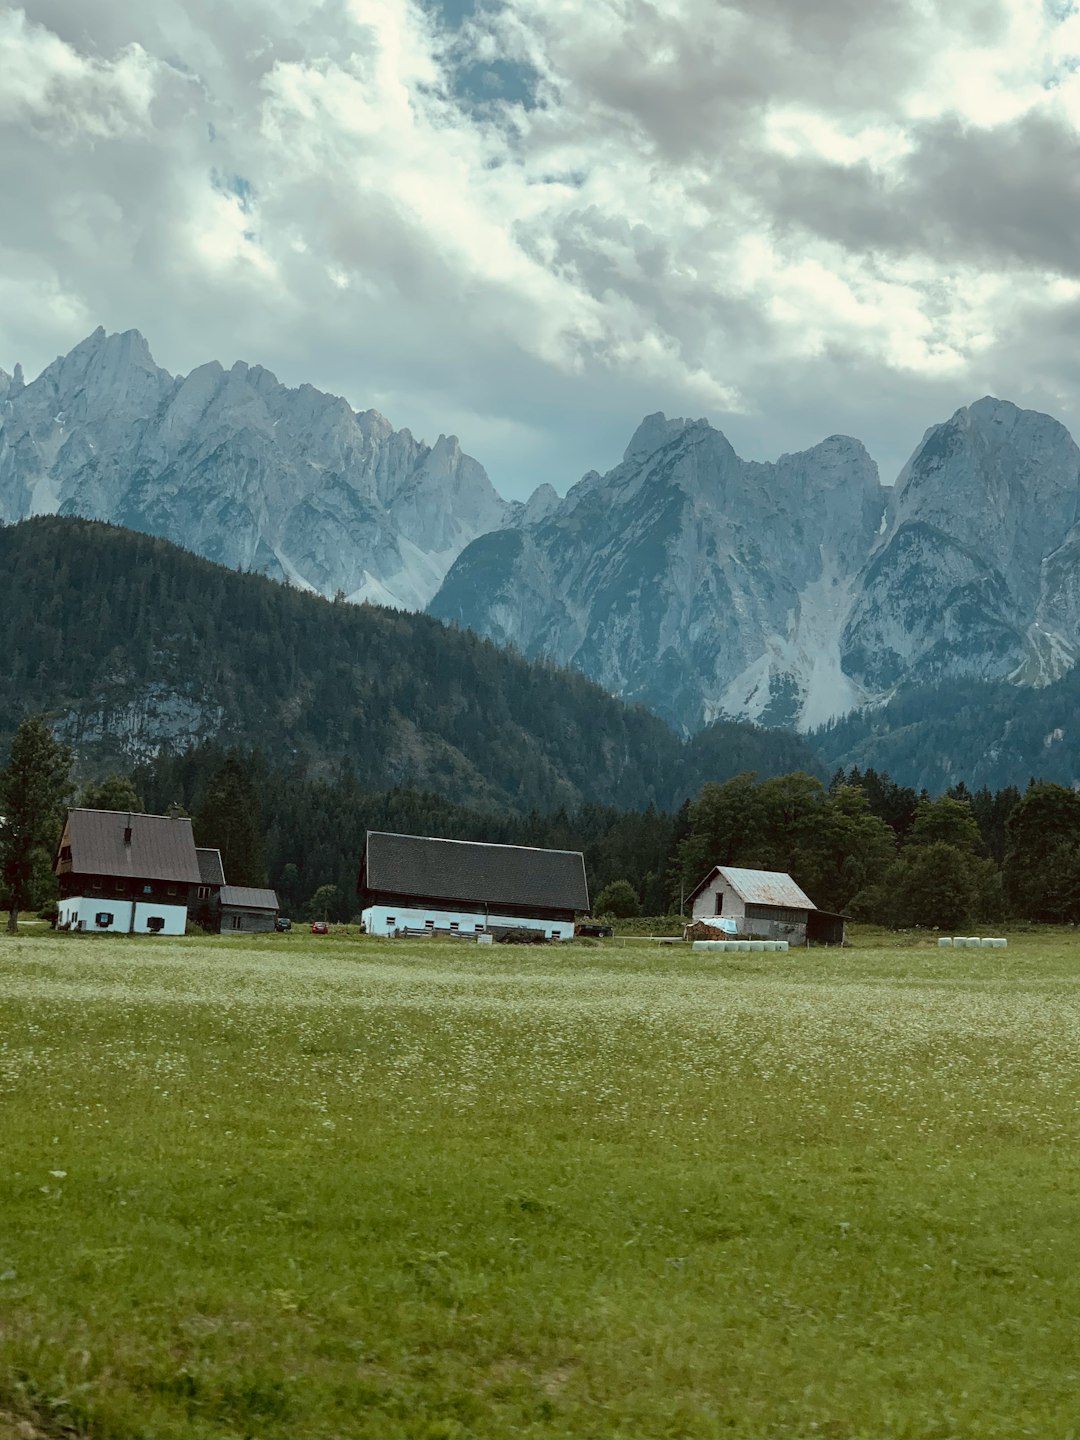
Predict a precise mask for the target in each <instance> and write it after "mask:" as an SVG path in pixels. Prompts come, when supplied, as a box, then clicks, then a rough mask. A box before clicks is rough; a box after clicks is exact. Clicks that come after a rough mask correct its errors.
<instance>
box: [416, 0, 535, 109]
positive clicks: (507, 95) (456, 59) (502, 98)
mask: <svg viewBox="0 0 1080 1440" xmlns="http://www.w3.org/2000/svg"><path fill="white" fill-rule="evenodd" d="M423 4H424V8H425V9H426V10H427V11H428V13H429V14H430V15H432V16H434V17H435V19H436V21H437V22H438V24H439V25H440V26H441V27H442V28H443V29H444V30H445V31H446V32H447V33H448V34H449V36H450V37H451V38H452V40H454V41H455V43H453V44H452V45H451V48H450V55H449V60H450V65H451V72H450V81H451V84H452V87H453V93H454V96H455V98H456V99H457V100H458V101H459V102H461V103H462V104H463V105H465V106H466V108H468V109H470V110H478V111H482V110H484V109H485V108H486V107H488V106H490V105H492V104H509V105H521V106H523V107H524V108H525V109H526V110H532V109H534V108H535V106H536V105H537V103H538V102H537V98H536V96H537V86H538V82H539V78H540V77H539V76H538V75H537V73H536V71H535V70H534V69H533V67H532V66H531V65H526V64H522V63H521V62H520V61H517V60H508V59H505V58H501V57H495V58H493V59H490V60H488V59H484V60H479V59H477V58H476V57H475V56H474V55H472V54H470V52H469V49H468V45H467V40H466V39H465V36H464V35H462V34H461V32H462V31H463V29H464V27H465V25H466V22H467V21H469V20H472V19H474V18H476V17H478V16H480V15H482V13H483V11H484V10H485V9H487V10H490V9H491V8H492V6H491V5H490V4H485V3H484V0H423Z"/></svg>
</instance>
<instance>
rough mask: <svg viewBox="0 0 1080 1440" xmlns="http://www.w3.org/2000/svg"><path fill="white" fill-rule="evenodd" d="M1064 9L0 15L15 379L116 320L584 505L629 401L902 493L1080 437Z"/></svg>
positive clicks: (1074, 125) (555, 5)
mask: <svg viewBox="0 0 1080 1440" xmlns="http://www.w3.org/2000/svg"><path fill="white" fill-rule="evenodd" d="M1078 66H1080V15H1078V14H1077V13H1076V11H1075V9H1074V7H1073V6H1072V5H1071V4H1067V3H1055V4H1051V3H1049V0H1046V3H1044V0H892V3H890V4H888V5H884V4H882V5H871V4H867V3H865V0H815V3H814V4H813V5H809V4H807V3H806V0H731V3H720V0H658V3H656V4H652V3H647V0H588V3H585V0H581V3H577V4H568V3H566V0H505V3H500V4H490V3H485V0H475V3H473V0H445V3H443V4H441V5H440V4H437V3H435V0H432V3H430V4H428V5H421V4H419V3H415V0H378V3H376V0H154V3H153V4H147V5H138V6H136V5H132V4H131V3H130V0H95V3H94V4H93V5H87V4H86V0H31V3H28V4H26V6H25V7H24V8H6V9H2V10H0V185H2V190H0V193H2V194H3V196H4V201H5V203H4V206H3V214H4V222H3V225H2V226H0V365H2V366H3V367H4V368H5V369H6V370H8V371H10V370H11V369H12V367H13V365H14V362H15V361H17V360H21V361H22V362H23V364H24V366H25V367H26V371H27V374H28V375H31V374H36V373H37V372H38V371H39V370H40V369H41V367H42V366H43V365H45V364H46V363H47V362H48V361H49V360H51V359H52V358H53V356H54V355H56V354H57V353H60V352H62V351H66V350H68V349H69V348H70V347H71V346H72V345H73V344H75V343H76V342H77V341H78V340H80V339H81V338H83V336H84V335H86V334H87V333H89V331H91V330H92V329H94V327H95V326H97V325H98V324H103V325H105V326H106V328H107V329H110V330H115V329H127V328H130V327H136V328H138V329H140V330H142V331H143V333H144V334H145V335H146V336H147V338H148V339H149V341H150V344H151V348H152V349H153V351H154V354H155V357H156V358H157V360H158V362H159V364H162V365H164V366H166V367H167V368H169V369H170V370H173V371H180V372H182V371H186V370H188V369H190V368H192V367H193V366H194V365H197V364H199V363H201V362H202V361H204V360H206V359H211V358H216V359H219V360H221V361H223V362H224V363H226V364H228V363H230V362H231V361H232V360H234V359H246V360H249V361H252V362H255V361H258V362H260V363H262V364H264V365H266V366H268V367H269V368H270V369H272V370H274V371H275V372H276V373H277V374H278V375H279V377H280V378H281V379H282V380H283V381H285V382H286V383H289V384H299V383H301V382H302V381H305V380H309V381H311V382H312V383H313V384H316V385H318V386H320V387H321V388H323V389H328V390H332V391H335V392H337V393H340V394H343V395H345V396H346V397H347V398H348V399H349V401H350V402H351V403H352V404H353V405H355V406H356V407H357V408H366V407H368V406H375V407H376V408H378V409H380V410H382V411H383V412H384V413H385V414H386V415H387V416H388V417H389V418H390V420H391V421H392V422H393V423H394V424H395V425H397V426H402V425H408V426H409V427H410V428H411V429H413V431H414V432H415V433H417V434H419V435H422V436H424V437H426V438H427V439H429V440H434V438H435V436H436V435H437V434H438V433H439V431H447V432H450V431H453V432H455V433H457V434H458V435H459V436H460V438H461V441H462V444H463V445H464V447H465V448H466V449H467V450H468V451H470V452H471V453H472V454H474V455H475V456H476V457H477V458H478V459H479V460H481V461H482V462H483V463H484V464H485V465H486V466H487V468H488V470H489V472H490V474H491V476H492V479H493V480H494V481H495V483H496V485H497V486H498V487H499V489H500V490H502V492H503V493H504V494H507V495H510V496H521V495H524V494H526V493H528V491H529V490H531V489H532V488H533V486H535V485H536V484H538V483H539V482H541V481H543V480H548V481H550V482H551V483H553V484H554V485H555V486H556V488H557V489H558V490H560V491H564V490H565V489H566V488H567V486H568V485H569V484H572V483H573V482H574V481H575V480H576V479H577V478H578V477H579V476H580V475H581V473H582V472H583V471H584V470H586V469H589V468H593V467H595V468H597V469H601V470H603V469H607V468H609V467H610V466H611V465H613V464H614V463H615V462H616V461H617V460H618V458H619V457H620V455H621V453H622V450H623V448H624V446H625V444H626V442H627V440H628V439H629V436H630V434H631V432H632V430H633V429H634V427H635V426H636V424H637V422H638V420H639V419H640V418H641V416H642V415H643V414H645V413H646V412H648V411H652V410H657V409H663V410H665V411H666V412H667V413H668V414H690V415H694V416H697V415H706V416H707V417H708V418H709V419H710V420H712V422H713V423H714V424H716V425H718V426H720V428H722V429H723V430H724V431H725V432H726V433H727V434H728V436H729V437H730V439H731V440H732V442H733V443H734V445H735V446H736V448H737V449H738V450H739V451H740V452H741V453H742V454H744V455H747V456H750V457H753V458H759V459H767V458H773V457H775V456H776V455H778V454H779V453H781V452H782V451H784V450H793V449H798V448H802V447H804V446H806V445H809V444H813V443H814V442H816V441H817V440H819V439H821V438H823V437H824V436H825V435H827V434H831V433H834V432H837V431H842V432H846V433H849V434H854V435H857V436H859V438H860V439H862V440H864V441H865V443H866V444H867V445H868V447H869V449H870V451H871V453H872V454H873V455H874V456H875V458H876V459H877V460H878V461H879V463H880V465H881V469H882V476H883V478H884V479H886V480H891V479H893V478H894V476H895V474H896V471H897V470H898V469H899V467H900V465H901V463H902V461H903V460H904V459H905V458H906V455H907V454H908V452H909V451H910V450H911V449H912V448H913V446H914V445H915V444H916V442H917V441H918V439H919V438H920V437H921V435H922V433H923V431H924V430H925V429H926V427H927V426H928V425H930V424H932V423H934V422H936V421H938V420H941V419H944V418H946V417H947V416H948V415H949V414H950V413H951V412H952V411H953V410H954V409H955V408H956V407H957V406H958V405H962V404H966V403H969V402H970V401H972V400H974V399H976V398H978V397H979V396H980V395H983V394H985V393H993V394H997V395H999V396H1002V397H1004V398H1008V399H1012V400H1015V401H1016V402H1017V403H1019V404H1023V405H1029V406H1033V407H1035V408H1038V409H1043V410H1047V411H1049V412H1050V413H1052V414H1054V415H1056V416H1058V418H1060V419H1061V420H1063V421H1064V423H1065V424H1067V425H1068V426H1069V427H1070V428H1071V429H1072V430H1073V432H1074V434H1077V435H1078V437H1080V413H1078V399H1077V397H1078V381H1080V345H1078V343H1077V342H1078V324H1077V321H1078V314H1080V163H1078V162H1080V147H1078V127H1080V70H1078Z"/></svg>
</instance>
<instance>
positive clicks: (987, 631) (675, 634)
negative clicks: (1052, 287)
mask: <svg viewBox="0 0 1080 1440" xmlns="http://www.w3.org/2000/svg"><path fill="white" fill-rule="evenodd" d="M1078 515H1080V450H1078V449H1077V446H1076V445H1075V443H1074V442H1073V440H1072V438H1071V436H1070V435H1069V433H1068V431H1067V430H1066V429H1065V428H1064V426H1062V425H1060V424H1059V423H1058V422H1057V421H1056V420H1053V419H1052V418H1051V417H1049V416H1046V415H1041V414H1039V413H1038V412H1035V411H1026V410H1020V409H1018V408H1017V407H1016V406H1014V405H1012V404H1010V403H1009V402H1007V401H1000V400H994V399H991V398H986V399H983V400H980V401H978V402H976V403H975V404H974V405H972V406H970V407H966V408H963V409H961V410H959V411H957V412H956V414H955V415H954V416H952V418H951V419H950V420H949V421H947V422H945V423H944V424H942V425H937V426H934V427H932V428H931V429H930V430H928V431H927V433H926V435H925V436H924V437H923V440H922V441H921V442H920V444H919V446H918V447H917V448H916V450H915V453H914V454H913V456H912V458H911V460H910V461H909V462H908V464H907V465H906V466H905V468H904V470H903V472H902V473H901V476H900V478H899V480H898V482H897V484H896V486H895V487H892V488H888V487H884V486H882V485H881V484H880V483H879V480H878V476H877V471H876V467H875V466H874V463H873V461H872V460H871V459H870V457H869V456H868V455H867V453H866V451H865V449H864V448H863V447H862V445H861V444H860V443H859V442H858V441H857V440H852V439H850V438H847V437H844V436H832V437H830V439H828V440H825V441H823V442H822V443H821V444H820V445H817V446H814V447H813V448H812V449H810V450H807V451H803V452H801V453H799V454H796V455H784V456H781V457H780V459H779V460H778V461H776V462H775V463H774V464H771V465H765V464H758V463H755V462H749V461H744V460H740V459H739V457H738V456H736V455H735V452H734V451H733V450H732V448H731V446H730V444H729V443H728V441H727V440H726V439H725V437H724V436H723V435H722V434H721V433H720V432H719V431H717V430H714V429H713V428H712V427H711V426H709V425H708V424H707V423H706V422H705V421H693V422H691V421H685V420H677V421H672V420H668V419H666V418H665V417H664V416H663V415H656V416H651V417H649V418H648V419H647V420H646V421H645V422H644V423H643V425H642V426H641V427H639V430H638V432H637V434H636V435H635V436H634V439H633V440H632V441H631V443H630V446H629V447H628V448H627V451H626V454H625V456H624V457H623V461H622V464H621V465H619V466H617V467H616V468H615V469H614V470H612V471H611V472H610V473H609V474H608V475H605V476H599V475H597V474H596V473H595V472H593V473H590V474H589V475H586V476H585V478H584V479H583V480H582V481H581V482H580V484H579V485H577V486H575V487H574V488H573V489H572V490H571V491H570V492H569V493H568V495H567V496H566V498H565V500H564V501H563V502H562V503H561V504H560V506H559V507H557V508H556V509H553V510H550V511H549V512H548V513H547V514H546V515H545V516H544V517H543V518H542V519H540V520H537V521H533V522H532V523H521V522H519V523H518V524H517V525H515V526H512V527H510V528H507V529H504V530H503V531H502V532H501V533H500V534H498V535H489V536H484V537H481V538H480V539H479V540H477V541H474V542H473V544H472V545H471V546H469V547H467V548H466V549H465V550H464V551H463V552H462V554H461V555H460V556H459V557H458V559H457V560H456V561H455V563H454V565H453V566H452V567H451V569H450V571H449V572H448V574H447V577H446V580H445V581H444V582H443V585H442V587H441V589H440V591H439V593H438V594H437V595H436V597H435V599H434V600H433V601H432V603H431V606H430V609H431V612H432V613H433V614H435V615H438V616H439V617H440V618H442V619H445V620H450V621H454V622H455V623H458V624H462V625H466V626H468V627H469V628H471V629H474V630H477V631H479V632H480V633H481V634H484V635H489V636H491V637H492V638H493V639H496V640H498V641H499V642H500V643H509V644H513V645H515V646H517V648H519V649H520V650H521V651H522V652H523V653H524V654H526V655H531V656H546V657H550V658H552V659H556V660H558V661H560V662H562V663H569V664H572V665H574V666H576V667H577V668H579V669H581V670H583V671H584V672H585V673H586V674H590V675H592V676H593V677H594V678H596V679H599V680H600V681H601V683H603V684H604V685H605V686H607V687H608V688H609V689H612V690H613V691H615V693H618V694H622V695H626V696H631V697H633V698H634V699H636V700H640V701H642V702H643V703H645V704H647V705H648V706H649V707H650V708H651V709H654V710H655V711H656V712H657V713H659V714H661V715H663V716H665V717H666V718H668V719H669V720H671V721H672V722H673V723H675V724H676V725H677V726H679V727H681V728H682V729H684V730H693V729H694V728H696V727H697V726H700V725H701V724H703V723H708V721H709V720H711V719H713V718H714V717H716V716H718V715H726V716H737V717H741V718H746V719H752V720H755V721H760V722H762V723H767V724H794V725H796V726H797V727H798V728H799V729H802V730H812V729H814V728H816V727H819V726H821V725H822V724H825V723H827V722H828V721H829V720H830V719H833V718H835V717H837V716H840V715H843V714H846V713H850V712H851V711H852V710H856V709H859V708H861V707H863V706H876V705H880V704H883V703H884V702H885V701H886V700H888V698H889V697H890V696H891V695H892V694H894V693H896V691H897V690H898V689H899V688H901V687H904V686H907V685H912V684H923V685H925V684H928V683H934V682H947V681H950V680H953V679H979V680H991V681H992V680H998V679H1010V680H1012V681H1013V682H1014V683H1017V684H1028V685H1041V684H1046V683H1049V682H1050V681H1052V680H1054V679H1056V678H1058V677H1059V676H1061V675H1062V674H1063V673H1065V672H1066V671H1067V670H1069V669H1070V668H1071V667H1072V666H1073V665H1074V664H1075V663H1076V660H1077V657H1078V655H1080V526H1078V525H1077V519H1078Z"/></svg>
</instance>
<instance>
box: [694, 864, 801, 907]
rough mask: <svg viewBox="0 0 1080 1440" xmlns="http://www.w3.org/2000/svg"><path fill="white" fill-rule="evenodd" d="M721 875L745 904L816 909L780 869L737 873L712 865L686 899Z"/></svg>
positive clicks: (734, 867)
mask: <svg viewBox="0 0 1080 1440" xmlns="http://www.w3.org/2000/svg"><path fill="white" fill-rule="evenodd" d="M717 875H721V876H723V878H724V880H725V881H726V883H727V884H728V885H730V886H731V888H732V889H733V890H734V891H735V894H736V895H738V896H739V897H740V898H741V899H742V900H744V901H745V902H746V903H747V904H748V905H776V906H780V907H782V908H783V909H785V910H816V909H817V906H816V905H815V904H814V902H813V901H812V900H811V899H810V897H809V895H807V894H806V893H805V892H804V891H802V890H800V889H799V887H798V885H796V884H795V881H794V880H793V879H792V878H791V876H790V875H786V874H785V873H784V872H783V871H782V870H741V869H739V868H738V867H737V866H734V865H714V866H713V868H712V869H711V870H710V871H709V873H708V874H707V875H706V876H705V878H704V880H702V881H701V882H700V883H699V884H698V885H695V887H694V888H693V890H691V892H690V894H689V895H688V896H687V897H686V898H687V900H691V901H692V900H693V899H694V897H695V896H697V895H700V894H701V892H702V890H704V889H705V887H706V885H708V884H709V882H710V881H711V880H713V879H714V878H715V876H717Z"/></svg>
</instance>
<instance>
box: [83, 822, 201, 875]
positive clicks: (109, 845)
mask: <svg viewBox="0 0 1080 1440" xmlns="http://www.w3.org/2000/svg"><path fill="white" fill-rule="evenodd" d="M129 828H130V831H131V834H130V836H129V837H128V839H127V840H125V839H124V835H125V832H126V831H127V830H128V829H129ZM61 845H70V846H71V869H72V872H73V873H75V874H77V875H107V876H109V877H110V878H114V877H115V878H116V879H121V878H123V879H130V880H172V881H175V882H177V883H178V884H182V885H200V884H201V883H202V875H201V873H200V871H199V858H198V856H197V855H196V854H195V841H194V839H193V838H192V833H191V821H190V820H189V819H187V817H186V816H182V817H178V818H177V819H175V820H174V819H173V818H172V816H171V815H136V814H129V813H128V812H127V811H126V810H69V811H68V817H67V824H66V825H65V826H64V835H63V839H62V840H61Z"/></svg>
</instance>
